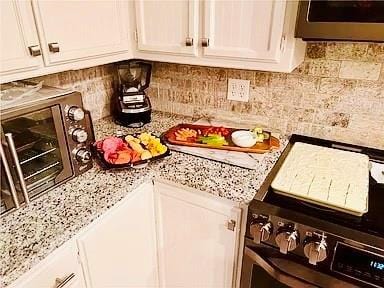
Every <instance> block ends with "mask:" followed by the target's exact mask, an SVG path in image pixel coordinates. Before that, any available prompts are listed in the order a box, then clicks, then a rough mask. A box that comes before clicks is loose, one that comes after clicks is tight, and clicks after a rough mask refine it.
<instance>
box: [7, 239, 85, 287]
mask: <svg viewBox="0 0 384 288" xmlns="http://www.w3.org/2000/svg"><path fill="white" fill-rule="evenodd" d="M9 288H85V284H84V278H83V272H82V269H81V265H80V261H79V259H78V254H77V246H76V242H75V241H74V240H71V241H69V242H67V243H65V244H64V245H63V246H61V247H60V248H58V249H57V250H55V251H54V252H53V253H52V254H50V255H49V256H48V257H47V258H45V259H44V260H42V261H41V262H40V263H39V264H38V265H37V266H35V267H33V268H32V269H31V270H30V271H28V272H27V273H25V274H24V275H23V276H21V277H20V278H19V279H17V280H16V281H15V282H14V283H12V284H11V285H10V286H9Z"/></svg>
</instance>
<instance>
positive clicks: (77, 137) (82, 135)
mask: <svg viewBox="0 0 384 288" xmlns="http://www.w3.org/2000/svg"><path fill="white" fill-rule="evenodd" d="M71 134H72V139H73V141H76V142H77V143H83V142H85V141H87V139H88V133H87V131H85V130H84V129H83V128H76V129H74V130H73V131H72V133H71Z"/></svg>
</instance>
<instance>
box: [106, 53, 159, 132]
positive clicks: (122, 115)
mask: <svg viewBox="0 0 384 288" xmlns="http://www.w3.org/2000/svg"><path fill="white" fill-rule="evenodd" d="M151 69H152V65H151V64H150V63H147V62H143V61H139V60H130V61H127V62H123V63H120V64H119V65H118V67H117V70H118V76H119V89H118V92H117V93H115V94H114V96H113V98H112V103H111V106H112V107H111V108H112V116H113V118H114V120H115V122H116V123H118V124H120V125H123V126H126V127H132V128H137V127H141V126H143V125H144V124H146V123H149V122H150V121H151V110H152V109H151V102H150V101H149V98H148V96H147V95H146V94H145V89H147V88H148V86H149V82H150V79H151Z"/></svg>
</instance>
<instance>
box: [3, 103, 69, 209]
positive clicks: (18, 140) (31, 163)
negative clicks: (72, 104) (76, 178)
mask: <svg viewBox="0 0 384 288" xmlns="http://www.w3.org/2000/svg"><path fill="white" fill-rule="evenodd" d="M14 114H16V115H6V116H5V119H2V121H1V130H2V131H1V134H2V135H1V138H2V146H3V147H2V148H3V149H2V150H3V152H4V161H3V163H7V166H8V167H9V170H10V173H11V175H12V180H13V186H14V187H15V189H16V191H17V197H18V200H19V203H20V204H22V203H24V202H25V203H28V202H29V200H30V199H31V198H33V197H35V196H37V195H39V194H41V193H42V192H44V191H45V190H47V189H49V188H51V187H52V186H55V185H56V184H58V183H60V182H62V181H64V180H66V179H68V178H70V177H71V176H72V174H73V171H72V167H71V161H70V155H69V152H68V148H67V144H66V143H67V140H66V135H65V130H64V126H63V122H62V117H61V115H62V113H61V111H60V106H59V105H55V106H52V107H46V108H42V109H39V110H36V111H33V112H27V111H18V112H17V113H14ZM3 177H4V179H6V178H7V175H6V174H4V175H3V174H2V178H3ZM7 179H8V178H7ZM8 182H9V181H8ZM8 182H7V181H4V185H3V181H2V184H1V196H2V197H1V199H2V204H3V205H2V207H3V209H2V212H3V211H7V210H9V208H12V204H11V203H12V202H14V199H13V198H14V197H13V198H12V196H11V195H12V193H9V191H10V189H9V187H8V188H7V187H6V185H7V183H8ZM10 185H11V186H12V183H11V184H10ZM7 191H8V192H7ZM3 200H4V201H3ZM7 203H8V204H7ZM13 206H14V205H13Z"/></svg>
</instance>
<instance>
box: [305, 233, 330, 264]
mask: <svg viewBox="0 0 384 288" xmlns="http://www.w3.org/2000/svg"><path fill="white" fill-rule="evenodd" d="M304 254H305V256H307V258H308V262H309V264H312V265H316V264H317V262H321V261H324V260H325V259H326V258H327V242H326V241H325V237H324V236H314V237H307V238H305V239H304Z"/></svg>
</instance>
